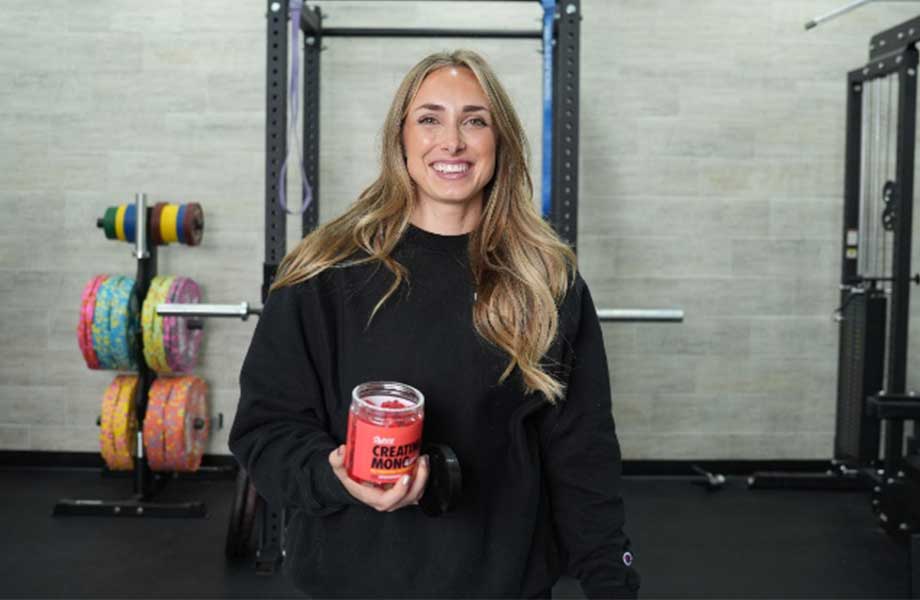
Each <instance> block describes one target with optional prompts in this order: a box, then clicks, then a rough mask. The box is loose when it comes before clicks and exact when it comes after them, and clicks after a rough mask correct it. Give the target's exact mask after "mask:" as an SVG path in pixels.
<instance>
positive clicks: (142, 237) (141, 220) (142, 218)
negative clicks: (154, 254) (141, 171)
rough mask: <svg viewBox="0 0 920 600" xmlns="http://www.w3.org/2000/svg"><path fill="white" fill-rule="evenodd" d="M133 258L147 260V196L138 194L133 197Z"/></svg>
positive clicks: (148, 253)
mask: <svg viewBox="0 0 920 600" xmlns="http://www.w3.org/2000/svg"><path fill="white" fill-rule="evenodd" d="M134 214H135V215H137V216H136V217H135V221H134V256H135V258H137V259H138V260H140V259H142V258H148V257H149V256H150V252H149V251H148V250H147V195H146V194H143V193H138V194H135V195H134Z"/></svg>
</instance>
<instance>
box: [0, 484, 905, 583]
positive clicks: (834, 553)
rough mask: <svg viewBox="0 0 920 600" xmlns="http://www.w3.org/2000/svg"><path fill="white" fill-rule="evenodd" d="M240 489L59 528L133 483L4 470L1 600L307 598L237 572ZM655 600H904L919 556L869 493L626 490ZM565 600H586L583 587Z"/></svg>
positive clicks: (734, 487)
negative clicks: (87, 501) (166, 510)
mask: <svg viewBox="0 0 920 600" xmlns="http://www.w3.org/2000/svg"><path fill="white" fill-rule="evenodd" d="M233 485H234V484H233V481H232V480H229V479H227V480H210V481H202V480H197V481H196V480H185V481H182V480H176V481H171V482H170V483H169V485H168V486H167V488H166V489H165V490H164V491H163V492H162V493H161V495H160V496H158V498H157V499H158V500H162V501H164V502H165V501H176V502H177V501H185V500H201V501H204V502H205V503H206V504H207V509H208V516H207V518H204V519H113V518H104V517H52V516H51V511H52V508H53V507H54V504H55V502H56V501H57V500H58V499H60V498H100V499H111V500H116V499H121V498H124V497H127V496H130V490H131V482H130V480H126V479H118V478H112V477H102V476H100V474H99V472H98V471H94V470H88V469H68V470H63V469H60V470H55V469H41V470H39V469H29V470H26V469H13V468H3V469H0V490H2V495H0V531H2V532H3V534H2V536H0V595H2V596H3V597H16V598H23V597H29V598H35V597H55V598H112V597H120V598H125V597H130V598H138V597H142V598H154V597H155V598H177V597H182V598H219V597H232V598H241V597H245V598H255V597H261V598H269V597H272V598H281V597H296V596H297V595H298V594H297V592H296V591H295V590H293V589H292V588H291V587H290V586H289V585H288V584H287V582H286V581H284V579H283V578H282V576H281V575H280V574H276V575H274V576H263V575H257V574H256V573H255V570H254V569H253V568H252V566H251V565H249V564H243V565H228V564H227V563H226V561H225V560H224V555H223V551H224V540H225V535H226V530H227V521H228V518H229V510H230V502H231V495H232V493H233ZM623 494H624V498H625V501H626V508H627V524H628V527H627V531H628V533H629V534H630V536H631V537H632V539H633V550H634V551H635V554H636V556H637V566H638V568H639V569H640V572H641V574H642V577H643V586H642V591H641V596H642V597H644V598H906V597H908V595H909V575H908V551H907V548H906V546H901V545H899V544H897V543H896V542H895V541H894V540H893V539H892V538H890V537H889V536H888V535H886V534H885V533H884V532H882V530H881V529H880V528H879V527H877V526H876V523H875V518H874V516H873V514H872V512H871V510H870V508H869V497H868V494H866V493H861V492H806V491H750V490H748V489H747V487H746V485H745V483H744V480H743V479H742V478H729V481H728V484H727V485H726V487H725V488H724V489H722V490H721V491H718V492H708V491H707V490H705V489H704V488H702V487H699V486H696V485H693V484H691V483H690V482H689V481H688V480H687V479H680V478H642V477H628V478H626V479H625V480H624V489H623ZM553 592H554V593H553V595H554V597H557V598H581V597H583V596H582V595H581V590H580V588H579V587H578V584H577V583H576V582H575V581H574V580H572V579H567V578H566V579H563V580H561V581H560V582H559V584H558V585H557V586H556V587H555V588H554V591H553Z"/></svg>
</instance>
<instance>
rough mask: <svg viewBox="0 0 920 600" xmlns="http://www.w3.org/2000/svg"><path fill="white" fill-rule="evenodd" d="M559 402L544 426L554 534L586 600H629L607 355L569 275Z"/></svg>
mask: <svg viewBox="0 0 920 600" xmlns="http://www.w3.org/2000/svg"><path fill="white" fill-rule="evenodd" d="M560 328H564V329H561V331H566V332H567V333H566V334H565V337H566V338H568V339H565V340H564V341H563V342H564V344H565V346H564V351H563V364H564V365H565V366H566V367H567V371H568V385H567V390H566V397H565V398H564V399H563V400H561V401H560V403H559V404H558V405H557V407H555V408H554V409H553V411H552V412H551V415H550V419H549V421H548V422H547V437H546V439H545V441H544V457H545V458H544V460H545V464H546V475H547V478H548V484H549V490H550V495H551V503H552V510H553V517H554V520H555V524H556V530H557V535H558V537H559V540H560V543H561V545H562V547H563V554H564V555H565V556H566V557H567V559H568V563H567V565H568V569H567V572H568V573H569V574H570V575H572V576H574V577H577V578H578V580H579V581H580V583H581V586H582V589H583V590H584V593H585V595H586V596H587V597H588V598H592V599H593V598H635V597H636V596H637V592H638V589H639V574H638V572H637V571H636V570H635V569H634V568H633V567H632V562H633V560H632V558H633V557H632V553H631V552H630V550H629V539H628V538H627V537H626V535H625V534H624V533H623V523H624V519H625V512H624V507H623V500H622V498H621V497H620V473H621V470H622V468H621V462H620V446H619V442H618V440H617V436H616V428H615V425H614V420H613V415H612V412H611V398H610V380H609V377H608V370H607V356H606V352H605V350H604V341H603V337H602V335H601V328H600V322H599V320H598V318H597V311H596V309H595V307H594V302H593V301H592V299H591V294H590V292H589V291H588V288H587V285H586V284H585V283H584V281H583V280H582V279H581V278H580V276H577V277H576V281H575V284H574V286H573V289H572V290H571V291H570V298H567V301H566V303H565V304H564V305H563V311H562V318H561V319H560Z"/></svg>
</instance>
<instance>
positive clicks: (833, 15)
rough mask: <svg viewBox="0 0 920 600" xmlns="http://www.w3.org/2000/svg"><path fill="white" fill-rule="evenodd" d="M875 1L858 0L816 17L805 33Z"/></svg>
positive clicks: (806, 25)
mask: <svg viewBox="0 0 920 600" xmlns="http://www.w3.org/2000/svg"><path fill="white" fill-rule="evenodd" d="M875 1H876V0H856V1H855V2H851V3H849V4H847V5H846V6H842V7H840V8H838V9H836V10H832V11H831V12H829V13H827V14H826V15H821V16H820V17H815V18H814V19H812V20H811V21H808V22H807V23H805V31H808V30H809V29H813V28H815V27H817V26H818V25H820V24H821V23H824V22H825V21H830V20H831V19H835V18H837V17H839V16H840V15H842V14H844V13H848V12H850V11H851V10H855V9H857V8H859V7H860V6H862V5H863V4H868V3H870V2H875ZM888 1H889V2H891V1H894V0H888ZM897 1H904V0H897ZM911 1H914V0H911Z"/></svg>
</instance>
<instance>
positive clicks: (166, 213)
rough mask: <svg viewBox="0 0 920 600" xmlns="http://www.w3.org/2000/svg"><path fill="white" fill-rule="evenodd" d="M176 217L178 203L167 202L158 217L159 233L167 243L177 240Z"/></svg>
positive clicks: (177, 214) (177, 216)
mask: <svg viewBox="0 0 920 600" xmlns="http://www.w3.org/2000/svg"><path fill="white" fill-rule="evenodd" d="M178 218H179V205H178V204H167V205H166V206H164V207H163V214H162V216H161V217H160V235H161V237H162V238H163V241H164V242H165V243H167V244H169V243H171V242H178V241H179V232H178V230H177V228H176V223H177V219H178Z"/></svg>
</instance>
